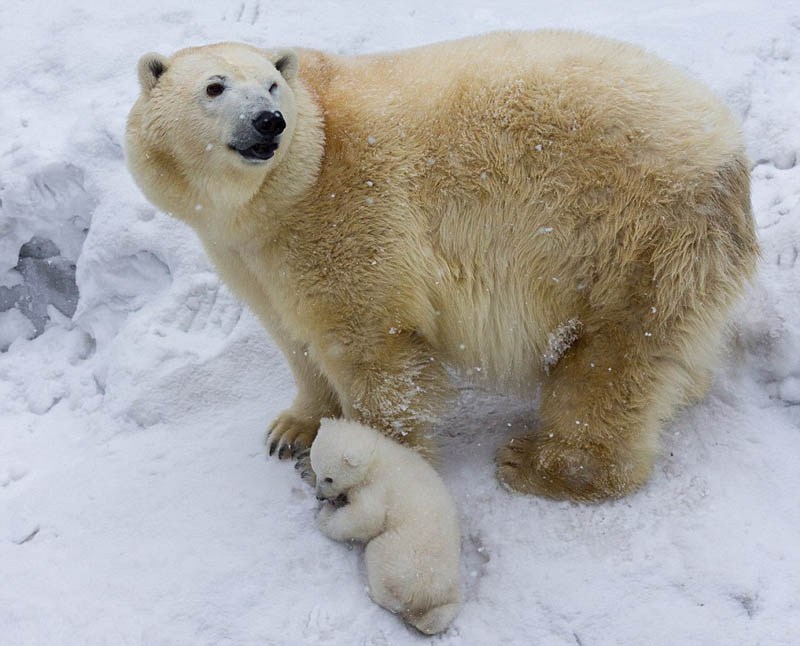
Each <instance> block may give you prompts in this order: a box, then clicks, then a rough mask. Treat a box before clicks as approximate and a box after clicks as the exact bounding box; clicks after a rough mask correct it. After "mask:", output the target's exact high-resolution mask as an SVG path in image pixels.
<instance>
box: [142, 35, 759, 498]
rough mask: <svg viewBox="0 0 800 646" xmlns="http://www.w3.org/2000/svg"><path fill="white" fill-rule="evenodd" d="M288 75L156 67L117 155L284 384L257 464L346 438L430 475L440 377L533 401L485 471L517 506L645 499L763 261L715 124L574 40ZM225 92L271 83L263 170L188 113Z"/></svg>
mask: <svg viewBox="0 0 800 646" xmlns="http://www.w3.org/2000/svg"><path fill="white" fill-rule="evenodd" d="M280 55H281V53H274V52H260V51H259V50H257V49H255V48H253V47H249V46H247V45H241V44H231V43H223V44H219V45H212V46H208V47H201V48H192V49H188V50H182V51H180V52H177V53H176V54H174V55H173V56H172V57H170V58H169V59H162V60H163V61H164V64H165V68H166V71H165V72H164V73H163V74H162V75H161V76H160V77H159V78H157V79H155V80H154V79H152V78H150V77H149V76H148V74H147V70H146V69H145V74H144V76H145V80H144V81H143V83H142V85H143V92H142V96H141V97H140V99H139V101H138V102H137V103H136V105H135V106H134V108H133V110H132V112H131V115H130V120H129V124H128V133H127V153H128V160H129V165H130V168H131V171H132V173H133V175H134V177H135V178H136V180H137V182H138V183H139V185H140V186H141V187H142V190H143V191H144V192H145V194H146V195H147V196H148V198H149V199H150V200H152V201H153V203H154V204H156V205H157V206H159V207H160V208H162V209H164V210H166V211H169V212H171V213H172V214H173V215H175V216H176V217H178V218H180V219H182V220H184V221H185V222H187V223H188V224H189V225H191V226H192V227H193V228H194V229H195V230H196V231H197V233H198V235H199V236H200V238H201V239H202V241H203V243H204V244H205V247H206V249H207V251H208V254H209V256H210V257H211V259H212V260H213V261H214V263H215V264H216V266H217V268H218V270H219V272H220V274H221V275H222V277H223V279H224V280H225V281H227V282H228V284H229V285H230V286H231V287H232V288H233V289H234V290H235V291H236V292H237V293H238V294H239V295H240V296H241V297H242V298H243V299H244V300H245V301H247V303H248V304H249V305H250V306H251V307H252V308H253V310H254V311H255V312H256V313H257V314H258V315H259V316H260V317H261V319H262V321H263V322H264V324H265V326H266V327H267V329H268V330H269V332H270V334H271V335H272V336H273V337H274V339H275V340H276V342H277V343H279V344H280V346H281V347H282V348H283V350H284V352H285V353H286V356H287V358H288V360H289V362H290V363H291V366H292V369H293V371H294V374H295V376H296V378H297V386H298V395H297V399H296V401H295V403H294V405H293V406H292V408H291V409H289V410H288V411H285V412H284V413H283V414H282V415H281V416H280V417H279V418H278V420H276V422H275V423H274V424H273V427H272V430H271V435H270V438H269V441H270V443H271V448H272V449H273V450H274V449H276V448H277V450H278V451H279V455H280V456H281V457H288V456H289V454H290V453H292V451H294V450H295V449H297V448H302V447H304V446H308V444H309V443H310V441H311V440H312V439H313V437H314V434H315V432H316V429H317V426H318V424H319V419H320V418H321V417H323V416H326V415H328V416H339V415H344V416H345V417H347V418H352V419H357V420H359V421H362V422H364V423H367V424H369V425H370V426H373V427H375V428H379V429H381V430H382V431H384V432H386V433H387V434H389V435H391V436H393V437H395V438H397V439H399V440H401V441H405V442H407V443H409V444H411V445H415V446H418V447H421V448H422V449H423V450H424V451H426V452H428V453H431V452H432V451H433V442H432V440H431V439H430V438H429V436H428V431H429V429H430V427H431V425H432V424H433V422H434V421H435V420H436V419H437V417H438V416H439V415H440V413H441V412H442V411H443V410H444V409H445V407H446V406H448V405H449V404H450V402H451V401H452V400H453V395H454V390H453V387H452V385H451V383H450V379H449V376H448V372H447V371H446V366H452V367H454V368H456V369H457V370H459V371H461V372H462V373H464V374H469V375H471V376H472V377H475V378H481V379H484V380H486V382H487V383H489V384H492V385H494V386H497V387H500V388H505V389H513V390H516V391H520V392H523V393H525V392H529V393H533V392H535V389H536V388H537V387H538V385H539V384H541V388H542V390H541V394H542V404H541V407H540V411H539V416H540V420H541V428H540V430H539V432H538V433H536V434H534V435H531V436H525V437H519V438H515V440H514V441H512V442H510V443H509V444H508V445H506V446H505V447H504V448H502V449H501V450H500V452H499V453H498V470H499V476H500V478H501V480H502V481H503V482H504V483H505V484H507V485H508V486H509V487H511V488H513V489H515V490H518V491H525V492H531V493H538V494H542V495H547V496H553V497H566V498H571V499H580V500H597V499H602V498H605V497H609V496H620V495H623V494H625V493H627V492H629V491H631V490H633V489H635V488H636V487H638V486H640V485H641V484H642V483H643V482H645V480H646V478H647V476H648V474H649V472H650V469H651V465H652V461H653V458H654V455H655V452H656V449H657V445H658V430H659V427H660V424H661V421H662V420H663V419H665V418H666V417H668V416H669V415H670V414H671V413H672V412H673V410H674V409H675V408H676V407H677V406H679V405H681V404H683V403H686V402H688V401H691V400H693V399H695V398H697V397H700V396H702V395H703V394H704V392H705V389H706V387H707V384H708V381H709V368H710V366H712V365H713V359H714V356H715V354H716V351H717V348H718V345H719V341H720V336H721V331H722V329H723V325H724V320H725V317H726V314H727V313H728V311H729V308H730V306H731V304H732V303H733V302H734V300H735V299H736V298H737V297H738V296H739V295H740V294H741V292H742V289H743V286H744V284H745V283H746V281H747V280H748V278H749V277H750V276H751V275H752V273H753V271H754V267H755V262H756V257H757V254H758V249H757V244H756V240H755V235H754V226H753V220H752V217H751V214H750V201H749V176H748V162H747V160H746V158H745V155H744V151H743V146H742V141H741V137H740V134H739V131H738V128H737V124H736V123H735V121H734V120H733V118H732V117H731V115H730V114H729V112H728V110H727V109H726V108H725V107H724V106H723V105H722V104H721V103H720V102H719V101H718V100H717V99H716V98H715V97H714V96H713V95H712V94H711V93H710V92H709V91H708V90H707V89H706V88H705V87H703V86H702V85H700V84H698V83H697V82H695V81H692V80H690V79H688V78H687V77H686V76H685V75H683V74H682V73H680V72H678V71H677V70H675V69H674V68H672V67H670V66H669V65H667V64H665V63H663V62H661V61H660V60H658V59H656V58H654V57H652V56H650V55H648V54H646V53H645V52H644V51H642V50H641V49H639V48H637V47H634V46H631V45H626V44H622V43H617V42H613V41H609V40H605V39H601V38H596V37H593V36H589V35H585V34H580V33H567V32H557V31H543V32H534V33H523V32H501V33H494V34H489V35H486V36H480V37H475V38H467V39H464V40H459V41H453V42H447V43H440V44H436V45H430V46H426V47H421V48H418V49H412V50H407V51H402V52H392V53H388V54H381V55H370V56H356V57H343V56H335V55H331V54H325V53H322V52H318V51H308V50H305V51H299V73H298V74H297V75H291V74H289V75H287V78H285V79H284V78H280V75H279V74H277V72H276V70H275V68H274V67H273V66H272V64H271V62H270V61H274V60H276V58H277V57H278V56H280ZM144 62H146V61H145V59H143V63H144ZM219 73H226V74H228V75H230V76H231V77H233V78H235V79H237V83H241V84H245V85H246V84H248V83H250V84H253V85H254V86H255V85H257V84H259V83H261V84H263V83H264V82H269V81H270V80H271V79H274V78H279V82H280V83H281V91H282V98H281V101H282V102H283V103H282V107H281V109H282V111H283V112H284V114H286V115H287V123H288V126H287V132H286V133H285V136H284V139H283V141H282V143H281V146H280V149H279V151H278V154H277V155H276V157H275V158H274V159H273V160H271V161H270V162H268V163H267V164H266V165H260V166H253V165H247V164H244V163H242V161H241V159H239V158H238V157H237V154H236V153H235V152H233V151H230V150H226V149H225V145H224V144H225V141H224V136H225V134H224V133H225V128H226V127H227V124H224V123H219V121H218V120H217V121H214V120H210V119H208V118H207V117H204V116H203V114H202V111H201V110H199V109H198V108H197V103H198V98H197V95H198V92H199V91H200V90H199V89H198V88H202V87H204V84H205V82H206V78H207V77H208V76H210V75H211V74H219ZM151 86H152V87H151ZM209 143H210V144H212V145H213V149H212V151H211V153H207V152H204V151H205V148H206V147H207V145H208V144H209ZM197 205H201V207H202V208H201V210H197V209H196V206H197ZM559 339H560V340H561V341H562V342H561V343H558V342H556V343H554V340H555V341H558V340H559Z"/></svg>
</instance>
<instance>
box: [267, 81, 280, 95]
mask: <svg viewBox="0 0 800 646" xmlns="http://www.w3.org/2000/svg"><path fill="white" fill-rule="evenodd" d="M277 91H278V84H277V83H273V84H272V85H270V86H269V93H270V94H275V92H277Z"/></svg>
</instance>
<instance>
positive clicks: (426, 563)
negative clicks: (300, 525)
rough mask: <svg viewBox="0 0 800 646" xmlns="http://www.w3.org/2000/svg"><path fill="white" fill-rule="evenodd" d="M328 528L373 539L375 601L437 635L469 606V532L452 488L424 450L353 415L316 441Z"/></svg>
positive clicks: (333, 533) (369, 553) (369, 559)
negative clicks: (464, 539)
mask: <svg viewBox="0 0 800 646" xmlns="http://www.w3.org/2000/svg"><path fill="white" fill-rule="evenodd" d="M311 466H312V467H313V469H314V472H315V473H316V475H317V498H318V499H320V500H325V501H327V504H325V506H324V507H323V508H322V509H321V511H320V513H319V516H318V517H317V524H318V525H319V528H320V529H321V530H322V532H323V533H324V534H325V535H326V536H328V537H330V538H332V539H334V540H338V541H344V540H355V541H360V542H364V543H367V547H366V550H365V559H366V565H367V578H368V583H369V593H370V596H371V597H372V599H373V601H375V602H376V603H377V604H379V605H381V606H383V607H384V608H387V609H388V610H390V611H392V612H395V613H397V614H400V615H401V616H402V617H403V619H405V620H406V621H407V622H408V623H410V624H411V625H412V626H414V627H416V628H417V629H418V630H420V631H421V632H423V633H426V634H429V635H432V634H435V633H438V632H441V631H442V630H444V629H445V628H446V627H447V626H448V625H449V624H450V622H451V621H452V620H453V619H454V618H455V616H456V615H457V614H458V611H459V608H460V606H461V585H460V578H459V554H460V551H461V532H460V529H459V524H458V515H457V513H456V509H455V505H454V503H453V500H452V498H451V497H450V494H449V493H448V491H447V489H446V487H445V485H444V483H443V482H442V480H441V478H440V477H439V475H438V474H437V473H436V471H435V470H434V469H433V467H432V466H431V465H430V464H428V463H427V462H426V461H425V459H424V458H423V457H422V456H421V455H420V454H418V453H415V452H414V451H412V450H411V449H409V448H406V447H404V446H401V445H400V444H398V443H397V442H395V441H393V440H390V439H389V438H387V437H386V436H384V435H382V434H380V433H378V432H377V431H375V430H373V429H371V428H369V427H367V426H364V425H363V424H359V423H357V422H353V421H348V420H330V419H326V420H323V421H322V425H321V426H320V430H319V433H318V435H317V437H316V439H315V440H314V443H313V445H312V447H311Z"/></svg>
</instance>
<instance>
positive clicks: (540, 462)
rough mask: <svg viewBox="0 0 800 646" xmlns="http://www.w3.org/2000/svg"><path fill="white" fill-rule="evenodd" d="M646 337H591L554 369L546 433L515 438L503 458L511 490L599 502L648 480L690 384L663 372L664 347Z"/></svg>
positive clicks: (603, 333)
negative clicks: (665, 426)
mask: <svg viewBox="0 0 800 646" xmlns="http://www.w3.org/2000/svg"><path fill="white" fill-rule="evenodd" d="M638 336H639V335H638V334H636V333H634V332H631V331H630V330H621V329H615V330H608V329H606V330H603V329H598V330H595V331H594V333H586V332H585V333H584V335H583V336H582V337H581V338H580V339H579V340H578V341H577V342H576V343H575V345H574V346H573V347H572V348H570V350H569V351H568V352H567V353H566V354H565V355H564V357H562V359H561V360H560V361H559V362H558V363H557V364H556V365H555V366H554V367H553V368H552V369H551V371H550V374H549V375H548V378H547V380H546V381H545V383H544V385H543V387H542V402H541V408H540V416H541V420H542V426H541V428H540V430H539V432H537V433H536V434H534V435H528V436H523V437H516V438H514V439H512V440H511V441H510V442H509V443H508V444H506V445H505V446H504V447H502V448H501V449H500V450H499V452H498V454H497V465H498V477H499V478H500V480H501V481H502V482H503V483H504V484H505V485H506V486H508V487H509V488H511V489H513V490H515V491H519V492H523V493H531V494H537V495H542V496H546V497H549V498H558V499H568V500H580V501H598V500H603V499H606V498H617V497H621V496H624V495H625V494H627V493H630V492H631V491H633V490H635V489H636V488H638V487H640V486H641V485H642V484H643V483H644V482H645V481H646V480H647V478H648V476H649V473H650V470H651V466H652V462H653V458H654V455H655V452H656V447H657V443H658V430H659V426H660V423H661V418H662V417H663V416H664V415H665V414H666V413H668V412H671V411H672V410H673V409H674V408H675V405H676V403H677V402H678V401H679V400H682V399H683V398H684V396H685V395H684V385H685V384H684V383H681V380H679V379H675V378H674V377H675V375H676V374H677V373H675V372H672V371H670V370H662V371H661V372H659V370H657V369H656V366H657V365H658V364H659V363H660V362H659V361H658V360H657V359H656V358H655V357H657V356H659V354H658V353H659V350H658V349H656V348H655V344H656V343H657V342H653V343H652V344H650V342H651V341H653V340H652V338H647V337H644V336H643V337H642V338H641V339H639V338H634V337H638ZM649 344H650V345H649ZM684 375H685V373H684Z"/></svg>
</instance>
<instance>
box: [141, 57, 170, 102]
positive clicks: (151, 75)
mask: <svg viewBox="0 0 800 646" xmlns="http://www.w3.org/2000/svg"><path fill="white" fill-rule="evenodd" d="M138 70H139V85H141V86H142V92H144V93H145V94H149V93H150V91H151V90H152V89H153V88H154V87H155V86H156V83H158V79H159V78H161V75H162V74H163V73H164V72H166V71H167V59H166V58H164V57H163V56H162V55H161V54H156V53H155V52H149V53H147V54H145V55H144V56H142V57H141V58H140V59H139V67H138Z"/></svg>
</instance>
